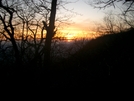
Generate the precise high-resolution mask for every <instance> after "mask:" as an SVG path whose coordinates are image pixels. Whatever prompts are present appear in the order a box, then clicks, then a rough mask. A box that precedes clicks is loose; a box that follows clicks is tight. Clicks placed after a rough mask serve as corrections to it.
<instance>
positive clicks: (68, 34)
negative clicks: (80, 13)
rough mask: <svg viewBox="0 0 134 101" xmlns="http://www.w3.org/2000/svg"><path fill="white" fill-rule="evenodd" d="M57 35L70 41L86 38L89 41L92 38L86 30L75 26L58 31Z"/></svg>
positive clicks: (90, 33)
mask: <svg viewBox="0 0 134 101" xmlns="http://www.w3.org/2000/svg"><path fill="white" fill-rule="evenodd" d="M59 33H60V34H59V35H57V36H61V37H65V38H66V39H67V40H69V41H70V40H71V39H80V38H88V39H91V38H93V36H92V33H94V32H92V31H89V30H86V29H81V28H79V27H77V26H76V27H75V26H70V27H68V28H64V29H59Z"/></svg>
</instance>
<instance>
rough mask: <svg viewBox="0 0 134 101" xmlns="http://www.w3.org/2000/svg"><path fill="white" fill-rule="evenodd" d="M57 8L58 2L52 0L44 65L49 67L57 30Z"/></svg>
mask: <svg viewBox="0 0 134 101" xmlns="http://www.w3.org/2000/svg"><path fill="white" fill-rule="evenodd" d="M56 6H57V0H52V3H51V14H50V21H49V26H48V29H47V33H46V40H45V54H44V64H45V66H47V67H48V66H49V64H50V52H51V41H52V37H53V34H54V29H55V16H56ZM47 67H46V68H47Z"/></svg>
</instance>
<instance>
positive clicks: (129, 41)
mask: <svg viewBox="0 0 134 101" xmlns="http://www.w3.org/2000/svg"><path fill="white" fill-rule="evenodd" d="M133 38H134V29H129V30H127V31H124V32H122V33H117V34H109V35H104V36H101V37H98V38H96V39H93V40H91V41H90V42H88V43H87V44H86V45H85V46H84V47H83V48H82V49H81V50H79V51H77V52H76V53H75V54H74V55H72V56H71V57H69V58H68V59H65V60H63V61H62V62H61V63H59V64H58V65H57V66H55V67H54V68H53V69H52V70H53V71H52V73H51V74H50V77H51V78H50V80H51V87H80V88H81V87H82V88H85V87H92V86H95V85H96V86H100V85H103V86H107V85H115V86H116V85H124V84H126V83H127V84H128V85H129V86H130V85H131V84H133V77H134V73H133V70H134V69H133V67H134V63H133V62H134V39H133Z"/></svg>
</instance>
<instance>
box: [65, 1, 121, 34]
mask: <svg viewBox="0 0 134 101" xmlns="http://www.w3.org/2000/svg"><path fill="white" fill-rule="evenodd" d="M66 1H70V2H73V1H77V2H75V3H69V4H67V5H65V8H66V9H68V10H72V11H73V12H76V13H78V15H77V14H74V16H73V17H71V19H70V20H72V22H74V24H72V25H71V26H69V27H70V29H71V30H72V31H70V32H69V33H72V32H74V31H73V30H78V31H79V32H80V30H86V29H88V28H89V27H91V26H93V24H94V22H101V21H102V20H103V17H104V16H105V13H106V12H109V11H111V10H113V11H115V12H116V11H119V10H118V9H117V8H116V9H115V8H114V7H110V8H107V9H105V10H104V9H101V10H100V9H94V8H93V7H91V6H90V5H88V4H87V3H86V1H87V0H66ZM118 6H120V5H118ZM63 14H71V13H70V12H63ZM71 27H72V28H71ZM67 30H68V29H67Z"/></svg>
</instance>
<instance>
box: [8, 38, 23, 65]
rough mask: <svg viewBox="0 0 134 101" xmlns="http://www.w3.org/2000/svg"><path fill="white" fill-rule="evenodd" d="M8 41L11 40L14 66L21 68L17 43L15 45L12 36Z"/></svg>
mask: <svg viewBox="0 0 134 101" xmlns="http://www.w3.org/2000/svg"><path fill="white" fill-rule="evenodd" d="M10 40H11V43H12V45H13V49H14V52H15V59H16V61H15V62H16V65H17V66H21V65H22V61H21V57H20V54H19V49H18V46H17V43H16V41H15V39H14V37H13V36H12V37H11V39H10Z"/></svg>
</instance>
